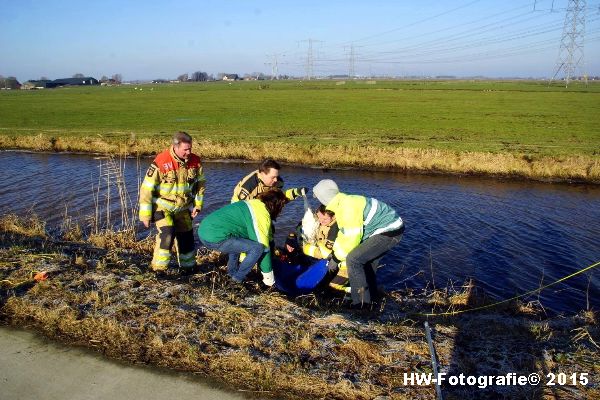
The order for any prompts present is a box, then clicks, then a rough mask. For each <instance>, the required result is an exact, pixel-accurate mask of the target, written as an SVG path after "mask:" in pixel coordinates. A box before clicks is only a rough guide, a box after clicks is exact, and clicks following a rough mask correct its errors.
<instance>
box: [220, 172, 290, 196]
mask: <svg viewBox="0 0 600 400" xmlns="http://www.w3.org/2000/svg"><path fill="white" fill-rule="evenodd" d="M275 188H277V189H281V190H283V179H282V178H281V177H279V179H278V180H277V182H275V185H273V186H267V185H265V184H264V183H263V181H261V180H260V178H259V177H258V170H256V171H252V172H250V173H249V174H248V175H246V176H245V177H244V178H242V180H241V181H239V182H238V184H237V185H235V188H234V189H233V196H232V197H231V202H232V203H235V202H236V201H240V200H251V199H254V198H256V196H258V195H259V194H260V193H262V192H266V191H269V190H271V189H275ZM284 193H285V197H287V198H288V199H289V200H294V199H295V198H296V197H298V196H299V195H300V193H299V192H298V189H297V188H292V189H288V190H285V191H284Z"/></svg>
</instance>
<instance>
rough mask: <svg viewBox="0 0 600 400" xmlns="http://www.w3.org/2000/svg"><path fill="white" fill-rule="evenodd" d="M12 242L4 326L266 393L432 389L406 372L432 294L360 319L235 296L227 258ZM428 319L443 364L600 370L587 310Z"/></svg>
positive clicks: (488, 370) (2, 254)
mask: <svg viewBox="0 0 600 400" xmlns="http://www.w3.org/2000/svg"><path fill="white" fill-rule="evenodd" d="M16 225H18V224H16ZM0 227H7V228H8V229H9V230H8V231H6V230H2V231H0V236H1V237H0V238H1V239H2V241H3V243H6V241H5V237H6V235H15V233H14V232H15V229H16V228H15V226H14V224H12V225H11V224H0ZM17 228H19V229H21V228H20V227H18V226H17ZM19 229H16V231H19ZM15 238H16V239H18V240H19V241H18V243H19V247H14V246H7V247H1V248H0V259H1V260H2V263H0V281H5V280H9V281H18V280H19V279H25V280H26V281H27V285H23V286H21V287H14V286H13V287H4V286H2V287H0V322H2V323H6V324H11V325H16V326H27V327H30V328H33V329H36V330H38V331H40V332H42V333H44V334H45V335H47V336H49V337H52V338H56V339H58V340H61V341H63V342H67V343H73V344H78V345H84V346H87V347H90V348H93V349H96V350H97V351H99V352H101V353H103V354H105V355H107V356H109V357H112V358H118V359H123V360H127V361H130V362H135V363H146V364H150V365H158V366H164V367H168V368H173V369H177V370H183V371H190V372H193V373H199V374H205V375H209V376H211V377H214V378H216V379H219V380H222V381H223V382H224V383H225V384H227V385H230V386H233V387H237V388H240V389H243V390H245V391H248V392H251V393H257V394H260V396H261V397H273V398H290V399H298V398H302V399H309V398H326V399H372V398H376V397H377V396H385V397H384V398H389V399H404V398H410V399H430V398H433V397H434V388H433V387H432V386H431V387H417V386H405V385H404V384H403V382H402V376H403V373H404V372H408V373H410V372H429V371H431V364H430V355H429V349H428V346H427V342H426V340H425V335H424V332H423V329H422V320H417V319H416V318H417V317H416V316H415V313H417V312H419V311H429V310H430V308H431V304H429V299H430V298H429V297H414V296H409V295H407V294H405V293H404V294H402V295H401V296H400V295H399V296H398V298H400V297H402V301H401V302H400V301H399V302H396V301H395V300H394V296H393V294H391V295H390V296H388V302H387V303H386V305H385V309H384V311H383V313H382V314H380V315H378V316H373V315H371V316H369V315H367V316H365V315H355V314H352V313H350V312H349V311H348V310H347V309H345V308H344V307H341V306H339V305H338V303H336V301H334V300H332V299H329V298H327V297H318V296H315V299H317V300H318V301H314V302H313V301H311V302H309V303H310V304H308V305H306V304H303V302H302V301H300V300H297V301H293V300H290V299H288V298H286V297H284V296H282V295H281V294H278V293H276V292H261V291H260V290H256V289H254V288H253V285H248V286H247V288H246V290H245V291H244V292H239V293H238V292H231V291H230V290H228V289H227V286H226V282H227V280H228V279H227V277H226V272H225V269H226V267H225V265H224V263H223V262H222V260H221V258H220V257H219V256H218V255H216V254H213V253H211V254H209V255H206V256H202V257H199V258H198V261H199V262H200V264H201V268H202V272H201V273H199V274H197V275H195V276H193V277H183V276H179V275H177V274H172V275H169V276H168V277H167V278H164V279H156V278H155V277H154V275H153V274H151V273H149V272H148V271H147V270H146V269H145V267H144V265H145V264H146V263H147V261H148V260H149V258H150V252H149V251H147V250H143V249H142V248H136V249H126V250H125V249H121V248H118V247H114V246H116V244H114V243H113V242H111V243H113V244H111V245H109V246H104V247H105V248H103V249H101V248H98V247H91V246H89V244H87V243H64V242H56V243H55V242H53V241H52V240H51V239H46V240H45V241H44V242H40V241H39V240H36V239H37V238H33V237H30V236H26V235H25V234H22V235H20V236H18V237H17V236H15ZM125 243H127V242H125ZM23 248H26V249H27V251H23ZM107 248H108V250H107ZM73 255H75V256H73ZM34 270H36V271H37V270H45V271H49V274H48V279H47V280H45V281H41V282H37V283H35V282H32V281H31V279H28V278H29V277H30V276H31V273H32V271H34ZM250 278H251V280H255V279H260V276H259V274H258V273H254V275H252V276H251V277H250ZM467 292H468V293H469V294H465V293H467ZM472 293H473V288H472V285H465V288H464V289H461V291H460V292H459V293H451V292H447V293H446V294H445V296H441V295H440V299H441V300H443V301H444V304H443V306H444V307H447V306H455V307H465V306H467V307H468V306H469V305H470V304H472V303H473V299H471V297H473V295H472ZM366 317H372V318H373V317H374V318H373V319H366ZM409 317H412V319H409ZM430 324H431V325H432V327H433V328H434V342H435V346H436V352H437V354H438V357H439V360H440V363H441V365H442V366H443V367H444V368H445V370H446V371H452V372H462V373H465V374H467V373H471V374H484V373H485V374H492V373H500V372H503V373H506V372H512V371H514V372H522V373H528V372H532V371H543V369H544V368H552V370H553V371H555V372H561V371H586V372H589V373H590V379H591V380H592V381H597V379H598V377H599V376H600V368H599V369H596V367H594V366H595V365H600V364H599V356H598V351H597V348H596V346H595V339H594V338H597V337H598V336H597V335H598V325H597V322H596V316H595V315H594V313H590V312H583V313H581V314H580V315H577V316H575V317H574V318H573V319H567V318H561V319H557V320H546V321H538V320H537V317H536V318H535V319H531V317H530V316H529V315H521V314H518V311H517V310H515V309H511V310H510V312H509V313H508V314H507V313H503V314H500V313H495V312H486V313H471V314H464V315H461V316H460V317H453V318H438V319H433V320H430ZM548 357H549V359H550V360H551V362H549V361H548ZM461 390H462V389H461ZM461 390H458V389H456V388H445V389H444V392H445V398H462V399H473V398H480V397H481V396H482V395H485V396H487V398H523V397H522V396H523V393H525V394H526V395H527V396H530V397H531V396H533V397H537V396H541V395H550V394H551V393H550V392H549V391H548V390H546V389H544V390H543V391H542V392H532V391H526V392H522V389H521V388H509V389H508V391H506V392H497V391H491V392H489V393H487V392H485V393H484V392H481V391H477V390H474V389H472V388H471V389H470V391H464V392H463V391H461ZM574 390H575V392H573V393H574V396H575V395H576V396H579V398H586V397H587V398H592V397H590V396H593V395H597V394H598V390H597V388H594V387H591V386H590V387H583V386H579V387H576V388H574ZM564 398H567V399H569V398H573V399H574V398H577V397H573V396H569V395H567V396H566V397H564Z"/></svg>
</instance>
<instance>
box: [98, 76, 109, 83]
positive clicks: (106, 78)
mask: <svg viewBox="0 0 600 400" xmlns="http://www.w3.org/2000/svg"><path fill="white" fill-rule="evenodd" d="M100 82H101V83H104V82H108V76H106V75H102V78H100Z"/></svg>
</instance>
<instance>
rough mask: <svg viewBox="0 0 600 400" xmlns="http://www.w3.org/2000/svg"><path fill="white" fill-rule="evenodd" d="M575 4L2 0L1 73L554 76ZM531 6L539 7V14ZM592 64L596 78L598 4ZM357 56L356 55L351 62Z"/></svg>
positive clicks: (591, 31)
mask: <svg viewBox="0 0 600 400" xmlns="http://www.w3.org/2000/svg"><path fill="white" fill-rule="evenodd" d="M567 3H568V0H554V1H552V0H537V1H536V0H531V1H529V0H527V1H525V0H513V1H510V2H507V1H500V0H475V1H473V0H448V1H432V0H421V1H402V0H397V1H392V0H390V1H382V0H369V1H366V0H363V1H353V0H345V1H341V0H332V1H325V0H321V1H313V0H303V1H282V0H279V1H270V0H268V1H267V0H264V1H242V0H238V1H233V0H229V1H227V0H221V1H187V0H182V1H178V0H173V1H168V2H167V1H154V0H145V1H128V0H119V1H113V0H97V1H94V2H81V1H70V0H62V1H59V0H54V1H53V0H0V6H1V8H0V9H2V13H0V52H1V53H0V54H1V56H0V74H1V75H4V76H16V77H17V78H18V79H19V80H20V81H26V80H28V79H38V78H40V77H42V76H46V77H48V78H50V79H55V78H63V77H70V76H72V75H73V74H75V73H83V74H84V75H89V76H93V77H96V78H100V77H101V76H102V75H106V76H109V77H110V76H111V75H113V74H117V73H119V74H121V75H122V76H123V78H124V79H125V80H135V79H156V78H164V79H173V78H176V77H177V76H178V75H180V74H183V73H188V74H192V73H193V72H194V71H204V72H208V73H209V74H215V75H216V74H218V73H222V72H224V73H237V74H239V75H244V74H246V73H253V72H264V73H270V72H271V70H272V64H273V63H274V61H275V60H277V64H278V72H279V74H288V75H293V76H304V75H305V74H306V73H307V65H308V59H309V46H310V44H311V43H312V75H315V76H318V75H330V74H347V73H348V72H349V71H350V70H351V68H352V66H353V68H354V72H355V74H356V75H361V76H368V75H389V76H432V75H433V76H435V75H455V76H474V75H483V76H488V77H548V76H552V74H553V73H554V70H555V67H556V62H557V57H558V54H559V48H560V40H561V37H562V34H563V24H564V20H565V9H566V7H567ZM534 8H535V9H534ZM587 9H588V10H587V13H586V35H585V59H584V60H585V70H586V72H588V73H589V74H590V75H600V57H599V55H600V0H597V1H589V0H588V2H587ZM351 60H353V62H351Z"/></svg>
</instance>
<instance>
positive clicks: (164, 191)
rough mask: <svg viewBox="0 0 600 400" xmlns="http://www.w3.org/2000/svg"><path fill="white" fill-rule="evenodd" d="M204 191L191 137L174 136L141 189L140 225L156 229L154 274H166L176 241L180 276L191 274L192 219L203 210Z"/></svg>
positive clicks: (147, 175)
mask: <svg viewBox="0 0 600 400" xmlns="http://www.w3.org/2000/svg"><path fill="white" fill-rule="evenodd" d="M204 189H205V178H204V173H203V171H202V164H201V162H200V157H198V156H197V155H195V154H193V153H192V137H191V136H190V135H188V134H187V133H186V132H177V133H175V135H174V136H173V142H172V145H171V147H170V148H168V149H166V150H165V151H163V152H162V153H160V154H159V155H157V156H156V158H155V159H154V161H153V162H152V164H151V165H150V168H148V172H147V173H146V176H145V177H144V181H143V183H142V186H141V188H140V212H139V214H140V215H139V216H140V221H142V223H143V224H144V226H145V227H146V228H148V227H149V226H150V224H151V223H152V222H154V223H155V224H156V228H157V229H158V234H157V235H156V244H155V246H154V255H153V258H152V263H151V265H150V267H151V269H152V270H153V271H155V272H164V271H166V270H167V267H168V266H169V262H170V260H171V248H172V247H173V240H174V239H177V246H178V250H179V266H180V268H181V272H182V273H184V274H187V273H193V272H194V270H195V268H196V258H195V246H194V234H193V230H192V219H193V218H195V217H196V216H197V215H198V213H199V212H200V210H201V209H202V203H203V201H204ZM190 208H191V210H190Z"/></svg>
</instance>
